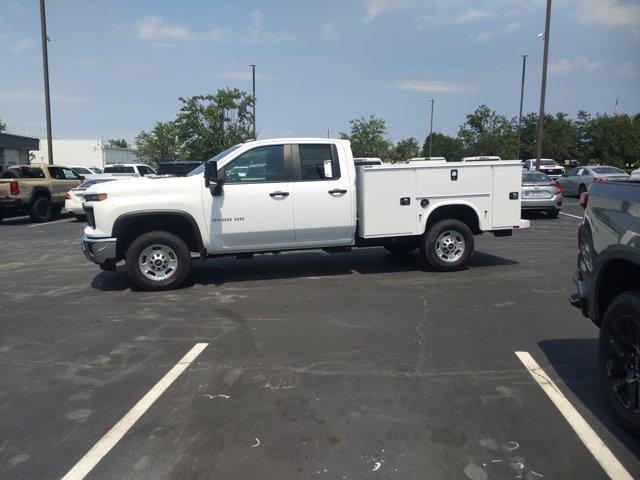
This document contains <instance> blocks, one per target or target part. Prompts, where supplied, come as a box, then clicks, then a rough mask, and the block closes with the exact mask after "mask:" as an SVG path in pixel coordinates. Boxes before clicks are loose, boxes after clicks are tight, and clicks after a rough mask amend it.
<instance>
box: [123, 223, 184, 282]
mask: <svg viewBox="0 0 640 480" xmlns="http://www.w3.org/2000/svg"><path fill="white" fill-rule="evenodd" d="M156 246H157V247H160V248H158V250H157V253H155V252H156V251H154V253H153V254H154V255H158V256H159V258H158V259H157V260H160V261H161V262H164V261H165V260H166V261H167V262H171V261H173V260H175V262H176V265H175V268H173V269H172V270H170V271H169V270H162V271H158V273H157V274H158V275H160V274H163V272H164V273H165V274H166V278H162V277H159V278H158V279H153V278H150V276H149V275H152V274H155V273H154V266H153V265H151V262H152V260H151V258H150V257H149V256H146V261H147V262H149V265H151V266H150V267H148V269H146V270H145V271H147V272H149V273H148V275H147V274H145V273H144V271H143V269H142V268H141V266H140V261H141V260H142V256H143V252H144V251H145V250H147V249H151V248H154V247H156ZM167 248H168V250H167ZM171 252H173V256H171ZM125 260H126V264H127V272H128V273H129V277H130V278H131V280H133V283H135V284H136V285H137V286H138V287H140V288H141V289H143V290H149V291H154V290H171V289H173V288H176V287H178V286H179V285H180V284H181V283H182V282H184V279H185V278H187V275H188V274H189V271H190V270H191V252H190V251H189V247H187V245H186V244H185V243H184V241H183V240H182V239H181V238H180V237H178V236H177V235H174V234H173V233H169V232H162V231H157V232H148V233H144V234H142V235H140V236H139V237H137V238H136V239H135V240H134V241H133V242H132V243H131V245H130V246H129V248H128V249H127V254H126V258H125ZM157 260H156V261H157ZM162 265H163V264H161V265H159V266H158V268H163V267H162Z"/></svg>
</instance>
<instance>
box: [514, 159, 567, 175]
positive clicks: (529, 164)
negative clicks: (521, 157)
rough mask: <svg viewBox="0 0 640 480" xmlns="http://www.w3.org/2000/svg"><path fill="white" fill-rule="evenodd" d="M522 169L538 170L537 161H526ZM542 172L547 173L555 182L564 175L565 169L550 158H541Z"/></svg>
mask: <svg viewBox="0 0 640 480" xmlns="http://www.w3.org/2000/svg"><path fill="white" fill-rule="evenodd" d="M522 168H524V169H525V170H536V159H535V158H532V159H530V160H527V161H525V162H524V163H523V164H522ZM540 171H541V172H542V173H546V174H547V175H549V176H550V177H551V178H553V179H554V180H555V179H556V178H558V177H560V176H562V174H563V173H564V167H561V166H560V165H558V164H557V163H556V161H555V160H552V159H550V158H541V159H540Z"/></svg>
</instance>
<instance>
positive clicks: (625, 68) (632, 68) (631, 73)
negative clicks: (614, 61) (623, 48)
mask: <svg viewBox="0 0 640 480" xmlns="http://www.w3.org/2000/svg"><path fill="white" fill-rule="evenodd" d="M618 75H620V76H622V77H637V76H638V69H637V68H636V64H635V63H633V62H625V63H624V64H622V65H621V66H620V68H619V69H618Z"/></svg>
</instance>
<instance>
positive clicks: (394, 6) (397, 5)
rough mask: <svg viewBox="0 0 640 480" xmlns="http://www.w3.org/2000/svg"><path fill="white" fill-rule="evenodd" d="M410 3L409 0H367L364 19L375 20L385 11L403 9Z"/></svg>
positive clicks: (369, 21) (367, 21)
mask: <svg viewBox="0 0 640 480" xmlns="http://www.w3.org/2000/svg"><path fill="white" fill-rule="evenodd" d="M408 4H409V0H366V1H365V4H364V21H365V22H366V23H371V22H373V21H374V20H375V19H376V18H377V17H379V16H380V15H383V14H385V13H390V12H395V11H397V10H402V9H403V8H404V7H406V6H407V5H408Z"/></svg>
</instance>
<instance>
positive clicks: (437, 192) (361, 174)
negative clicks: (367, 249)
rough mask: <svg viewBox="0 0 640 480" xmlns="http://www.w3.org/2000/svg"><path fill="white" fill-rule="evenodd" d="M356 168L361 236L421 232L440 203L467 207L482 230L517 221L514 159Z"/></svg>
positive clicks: (518, 171) (518, 184)
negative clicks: (474, 215) (473, 213)
mask: <svg viewBox="0 0 640 480" xmlns="http://www.w3.org/2000/svg"><path fill="white" fill-rule="evenodd" d="M356 172H357V173H356V184H357V208H358V236H359V237H361V238H376V237H397V236H407V235H421V234H423V233H424V232H425V228H426V224H427V221H428V218H429V216H430V215H431V214H432V213H433V212H435V211H436V210H437V209H438V208H440V207H443V206H446V205H458V206H460V205H462V206H463V207H462V208H465V207H469V208H471V209H473V211H474V212H475V214H476V216H477V218H478V225H479V229H480V230H482V231H492V230H502V229H512V228H518V227H519V226H520V225H521V220H520V212H521V205H520V191H521V189H522V165H521V163H520V162H518V161H486V162H473V163H462V162H455V163H454V162H449V163H435V164H428V163H426V162H425V163H419V164H417V163H413V164H408V165H407V164H403V165H379V166H377V165H374V166H365V167H358V168H357V169H356Z"/></svg>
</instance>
